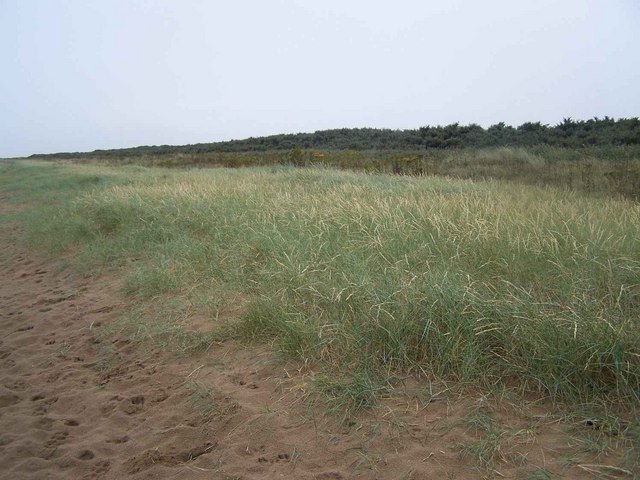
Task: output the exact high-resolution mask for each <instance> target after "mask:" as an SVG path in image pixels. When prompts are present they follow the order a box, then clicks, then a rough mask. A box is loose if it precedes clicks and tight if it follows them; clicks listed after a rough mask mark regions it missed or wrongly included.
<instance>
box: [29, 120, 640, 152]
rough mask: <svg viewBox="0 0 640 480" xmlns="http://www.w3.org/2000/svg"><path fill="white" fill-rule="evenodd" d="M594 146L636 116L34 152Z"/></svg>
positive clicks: (638, 126) (632, 138) (627, 140)
mask: <svg viewBox="0 0 640 480" xmlns="http://www.w3.org/2000/svg"><path fill="white" fill-rule="evenodd" d="M537 145H548V146H553V147H568V148H581V147H594V146H628V145H640V118H638V117H634V118H620V119H617V120H616V119H613V118H609V117H604V118H593V119H590V120H573V119H571V118H565V119H564V120H563V121H562V122H561V123H559V124H558V125H554V126H550V125H545V124H542V123H540V122H526V123H523V124H522V125H520V126H518V127H512V126H510V125H506V124H505V123H502V122H501V123H497V124H495V125H492V126H490V127H489V128H483V127H481V126H480V125H477V124H470V125H460V124H459V123H453V124H451V125H446V126H436V127H430V126H426V127H421V128H418V129H415V130H390V129H377V128H340V129H334V130H322V131H317V132H314V133H296V134H281V135H271V136H268V137H256V138H254V137H251V138H247V139H244V140H231V141H227V142H215V143H199V144H194V145H182V146H172V145H160V146H141V147H135V148H121V149H114V150H95V151H93V152H90V153H79V152H78V153H55V154H36V155H32V157H38V158H81V157H82V158H86V157H103V158H104V157H135V156H149V155H153V156H156V155H173V154H201V153H216V152H220V153H234V152H235V153H238V152H267V151H273V150H291V149H293V148H296V147H298V148H302V149H306V150H311V149H314V150H325V151H330V150H353V151H365V150H368V151H370V150H413V151H415V150H423V149H457V148H485V147H531V146H537Z"/></svg>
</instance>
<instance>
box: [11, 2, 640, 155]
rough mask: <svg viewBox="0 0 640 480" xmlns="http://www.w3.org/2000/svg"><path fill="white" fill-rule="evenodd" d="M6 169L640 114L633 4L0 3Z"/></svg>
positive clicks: (639, 31)
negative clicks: (272, 142)
mask: <svg viewBox="0 0 640 480" xmlns="http://www.w3.org/2000/svg"><path fill="white" fill-rule="evenodd" d="M0 59H2V60H1V65H2V70H1V71H0V157H14V156H26V155H30V154H32V153H53V152H60V151H67V152H68V151H90V150H94V149H106V148H118V147H132V146H138V145H161V144H170V145H182V144H190V143H200V142H214V141H221V140H229V139H241V138H247V137H251V136H253V137H256V136H263V135H270V134H277V133H296V132H313V131H316V130H324V129H329V128H343V127H374V128H392V129H406V128H418V127H420V126H424V125H444V124H449V123H454V122H460V123H461V124H468V123H478V124H480V125H482V126H484V127H488V126H490V125H492V124H494V123H498V122H506V123H507V124H510V125H514V126H517V125H520V124H522V123H524V122H526V121H541V122H542V123H547V124H551V125H554V124H557V123H559V122H561V121H562V119H563V118H565V117H572V118H574V119H588V118H592V117H595V116H598V117H603V116H607V115H608V116H610V117H615V118H620V117H636V116H639V115H640V1H638V0H562V1H559V0H529V1H525V0H521V1H514V0H485V1H477V0H452V1H445V0H440V1H430V0H423V1H418V0H394V1H391V0H386V1H380V0H353V1H349V0H323V1H319V0H316V1H311V0H308V1H303V0H262V1H260V0H251V1H250V0H236V1H233V2H231V1H214V0H211V1H197V0H157V1H150V0H102V1H97V0H95V1H92V0H0Z"/></svg>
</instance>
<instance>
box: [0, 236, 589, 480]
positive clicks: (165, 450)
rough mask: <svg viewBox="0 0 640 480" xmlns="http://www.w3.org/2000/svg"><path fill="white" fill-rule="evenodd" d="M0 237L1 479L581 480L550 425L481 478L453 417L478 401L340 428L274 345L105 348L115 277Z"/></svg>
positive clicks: (402, 405) (408, 409) (401, 410)
mask: <svg viewBox="0 0 640 480" xmlns="http://www.w3.org/2000/svg"><path fill="white" fill-rule="evenodd" d="M3 229H4V231H3V232H2V234H1V235H0V478H6V479H21V478H25V479H27V478H28V479H76V478H106V479H120V478H140V479H142V478H145V479H146V478H181V479H182V478H184V479H191V478H194V479H196V478H198V479H200V478H202V479H205V478H206V479H271V478H288V479H294V478H300V479H325V480H327V479H343V478H344V479H346V478H371V479H374V478H376V479H377V478H379V479H386V478H390V479H395V478H413V479H421V478H434V479H435V478H456V479H463V478H522V477H519V475H521V473H522V472H523V471H529V472H535V471H536V469H538V468H545V469H548V471H553V472H556V473H557V472H560V471H561V470H562V471H563V472H564V475H565V476H566V478H584V471H583V470H580V469H578V468H575V467H573V468H567V467H566V465H565V466H564V467H561V459H563V458H566V457H567V456H572V455H574V454H575V452H574V450H575V449H570V448H568V446H567V445H568V442H567V439H568V438H569V437H568V436H567V435H566V432H565V430H563V429H561V428H560V427H559V426H558V425H557V423H555V422H551V423H550V424H549V425H543V427H544V428H539V429H535V432H534V433H533V434H532V436H530V437H528V436H527V434H522V435H520V434H518V435H520V436H515V435H514V436H513V439H515V440H513V442H510V445H509V449H508V450H507V448H506V447H505V452H504V456H503V460H504V461H503V462H502V463H501V464H500V465H499V466H498V468H499V472H500V473H499V474H492V473H490V474H487V473H486V471H485V472H484V473H482V474H481V473H480V471H479V470H478V468H477V463H474V461H473V460H472V459H470V458H466V457H465V458H461V457H460V454H459V450H460V449H459V444H460V442H464V441H467V442H472V441H474V440H477V436H474V434H473V432H471V431H470V430H469V428H463V427H461V426H459V425H458V424H457V423H456V420H460V418H464V416H465V414H466V413H467V412H468V410H469V405H470V404H469V402H460V403H458V404H455V403H454V404H451V403H449V402H446V401H439V400H434V401H433V402H431V403H430V404H429V405H428V406H423V405H419V404H418V402H417V401H415V402H413V400H410V399H409V400H408V398H410V396H409V397H408V398H400V399H398V400H397V403H396V404H394V403H393V401H389V402H387V403H390V404H391V406H393V407H394V409H393V411H392V410H391V409H386V410H385V409H384V408H383V409H380V410H378V411H376V412H371V413H370V414H366V415H363V417H362V418H358V419H356V420H355V421H353V422H348V423H349V425H348V426H345V427H344V428H342V429H341V428H336V425H335V421H334V420H332V421H331V422H328V423H327V422H325V421H323V420H318V421H314V420H313V419H311V418H310V416H309V413H310V412H309V411H306V410H305V408H303V407H301V406H300V405H299V404H292V400H293V399H295V392H296V391H300V386H301V385H302V386H303V383H302V380H303V379H302V378H294V379H291V378H290V377H289V375H288V373H287V370H286V369H285V368H284V367H283V366H282V365H278V364H277V363H275V362H274V361H273V360H272V357H271V354H270V353H269V352H268V351H266V350H263V349H256V348H252V349H247V348H242V347H238V346H237V345H234V344H232V343H229V344H226V345H213V346H212V347H211V348H210V349H209V350H208V351H207V352H205V353H203V354H199V355H197V356H191V357H188V358H178V359H177V358H175V357H173V356H170V355H166V354H163V352H160V351H153V350H151V351H150V350H148V349H146V350H145V349H141V348H139V346H137V345H134V344H133V343H132V342H131V341H130V340H129V339H127V338H126V337H117V336H116V337H105V338H103V337H104V335H100V331H101V329H102V328H104V326H106V325H108V324H109V323H110V322H113V321H114V320H115V319H116V318H117V317H118V316H119V315H120V314H121V313H122V310H123V304H122V302H123V299H122V298H121V297H120V296H119V295H118V294H117V282H115V281H114V279H112V278H109V277H107V276H102V277H97V278H82V277H80V276H78V275H76V274H73V273H70V272H68V271H62V272H60V271H56V269H55V267H54V266H53V265H52V264H51V263H50V262H47V261H43V260H37V259H36V258H35V257H30V256H29V255H28V254H27V253H26V252H25V251H24V250H23V249H22V247H20V243H19V238H20V235H21V233H20V230H19V228H18V227H16V226H13V225H9V226H7V225H5V226H4V227H3ZM295 386H298V387H299V388H292V387H295ZM292 392H294V393H292ZM412 402H413V403H412ZM414 403H415V405H414ZM305 415H306V416H305ZM507 421H508V422H511V424H512V425H513V430H514V431H516V430H517V429H519V428H525V427H527V425H529V426H528V427H527V428H530V424H528V422H530V419H526V418H524V419H518V418H511V419H507ZM511 443H513V444H514V445H511ZM511 447H513V448H511ZM565 462H566V461H565ZM447 475H450V476H449V477H447ZM540 478H542V477H540Z"/></svg>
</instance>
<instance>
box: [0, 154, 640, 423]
mask: <svg viewBox="0 0 640 480" xmlns="http://www.w3.org/2000/svg"><path fill="white" fill-rule="evenodd" d="M1 168H2V176H1V177H0V189H1V190H4V191H7V192H10V193H11V195H13V197H14V198H15V199H18V200H22V201H28V202H29V203H30V204H32V205H33V206H34V208H31V209H29V210H27V211H26V212H25V213H23V214H22V218H23V220H24V221H25V222H26V224H27V225H28V233H27V239H28V241H29V242H30V243H31V244H32V245H33V246H34V247H37V248H46V249H48V251H49V252H52V253H55V254H64V253H69V252H72V253H73V257H74V260H73V261H74V263H75V264H76V265H78V266H79V268H83V269H85V271H91V270H92V269H95V268H101V267H102V266H105V265H106V266H110V267H117V268H121V269H122V272H123V274H124V275H125V276H126V282H125V287H124V290H125V293H126V294H127V295H129V297H130V298H131V299H132V300H136V301H137V302H142V303H141V304H145V305H150V304H152V303H153V302H156V301H158V299H159V298H161V297H167V296H168V297H180V298H182V299H184V300H185V301H186V302H187V303H189V302H196V301H199V302H201V303H203V304H207V305H208V307H207V308H209V310H208V311H209V312H210V316H211V321H212V323H213V322H217V323H216V325H214V326H216V327H220V328H223V329H224V330H223V331H224V335H225V336H236V337H238V338H244V339H249V340H258V341H266V342H271V343H272V344H273V345H274V347H275V348H276V349H279V350H280V351H282V352H284V353H285V354H287V355H289V356H291V357H293V358H296V359H299V360H300V361H302V362H304V363H305V364H306V365H307V366H310V367H313V369H314V371H317V372H320V375H318V376H317V380H316V385H317V387H318V390H319V391H322V392H324V394H325V395H326V396H327V398H328V399H330V400H331V402H332V404H334V405H337V406H338V408H352V407H356V408H357V407H367V406H370V405H372V404H373V403H374V402H375V399H376V397H377V396H378V395H379V394H380V393H381V392H385V391H387V389H388V388H390V385H391V384H392V383H393V379H394V378H395V377H396V376H398V375H400V376H402V375H418V376H421V377H423V378H428V379H436V380H437V379H442V380H446V381H448V382H453V383H457V384H460V385H473V386H475V387H480V388H481V389H485V390H491V389H494V388H496V387H497V386H501V387H504V386H507V387H509V388H512V389H515V390H517V391H521V392H538V393H541V394H542V395H545V396H549V397H551V398H553V399H555V400H558V401H567V402H573V403H575V402H578V403H586V402H592V401H601V400H604V401H606V402H608V403H609V404H611V405H616V406H619V407H620V408H623V409H627V410H628V409H631V410H633V411H635V409H637V405H639V404H640V402H639V401H640V398H639V397H638V395H639V392H640V349H639V345H640V329H639V328H638V327H639V319H640V253H639V252H640V205H638V204H636V203H632V202H630V201H627V200H622V199H617V198H605V197H600V196H597V195H593V194H584V193H577V192H571V191H564V190H555V189H552V188H540V187H534V186H523V185H515V184H509V183H500V182H496V181H483V182H481V181H478V182H474V181H470V180H452V179H448V178H444V177H423V178H412V177H402V176H386V175H369V174H363V173H351V172H344V171H343V172H338V171H332V170H326V169H294V168H289V167H264V168H248V169H242V170H238V169H235V170H230V169H214V170H186V171H176V170H174V171H167V170H163V169H157V168H143V167H138V166H125V167H118V168H114V167H108V166H99V165H85V166H81V165H73V164H72V165H65V164H51V163H38V162H11V163H8V164H6V165H3V166H2V167H1ZM238 298H242V299H243V305H244V306H243V308H242V309H241V311H238V312H237V314H236V315H235V316H234V317H233V318H226V319H223V320H220V318H221V317H219V316H218V315H217V313H216V312H220V311H223V310H225V309H230V308H232V303H234V302H236V301H237V299H238ZM208 300H209V301H208ZM139 304H140V303H139ZM216 318H218V320H215V319H216ZM132 324H135V325H136V326H135V332H136V335H138V336H139V337H150V338H155V339H159V340H160V341H161V342H163V344H174V345H176V346H177V349H178V350H180V351H189V350H190V348H191V347H192V346H194V345H195V346H196V347H197V348H202V347H203V346H204V348H206V345H207V342H210V341H211V338H219V336H220V335H221V333H220V331H218V332H217V333H215V334H212V335H214V337H209V336H207V335H204V336H203V334H196V333H189V332H187V333H184V328H183V327H184V322H183V321H178V320H176V318H175V317H173V316H172V314H170V311H167V310H162V309H161V311H156V312H153V311H152V312H151V315H150V316H149V315H147V316H145V315H138V316H137V317H136V319H135V321H133V322H132ZM215 335H218V337H215ZM327 379H330V380H327Z"/></svg>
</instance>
